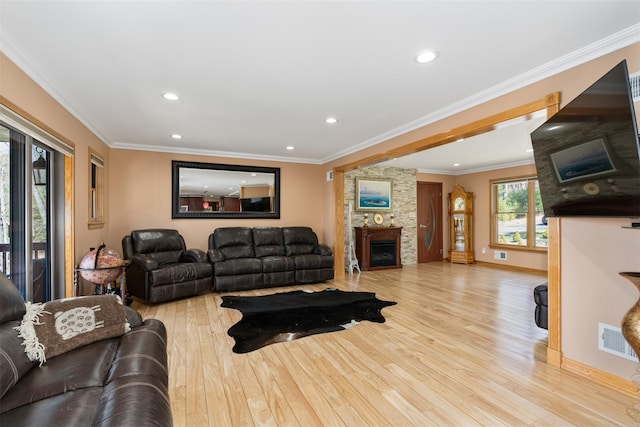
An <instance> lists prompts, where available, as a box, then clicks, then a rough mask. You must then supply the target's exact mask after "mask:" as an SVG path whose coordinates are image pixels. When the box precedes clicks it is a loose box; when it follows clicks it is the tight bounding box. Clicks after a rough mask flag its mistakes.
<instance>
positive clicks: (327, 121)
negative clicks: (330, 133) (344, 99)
mask: <svg viewBox="0 0 640 427" xmlns="http://www.w3.org/2000/svg"><path fill="white" fill-rule="evenodd" d="M324 122H325V123H327V124H329V125H332V124H334V123H338V119H336V118H335V117H327V118H326V119H324Z"/></svg>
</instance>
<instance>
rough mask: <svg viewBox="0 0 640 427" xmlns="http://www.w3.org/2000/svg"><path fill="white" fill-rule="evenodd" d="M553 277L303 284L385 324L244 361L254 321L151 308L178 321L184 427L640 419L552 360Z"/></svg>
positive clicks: (172, 331)
mask: <svg viewBox="0 0 640 427" xmlns="http://www.w3.org/2000/svg"><path fill="white" fill-rule="evenodd" d="M542 281H544V277H542V276H537V275H532V274H527V273H520V272H512V271H504V270H499V269H492V268H488V267H484V266H476V265H471V266H465V265H455V264H449V263H430V264H421V265H419V266H405V267H404V268H402V269H399V270H386V271H379V272H365V273H361V274H357V273H356V274H355V275H353V276H349V275H347V278H346V279H345V280H334V281H332V282H328V283H324V284H317V285H310V286H305V287H287V288H272V289H262V290H258V291H248V292H239V293H233V294H234V295H264V294H269V293H274V292H285V291H289V290H294V289H311V290H321V289H324V288H326V287H329V286H331V287H336V288H338V289H341V290H350V291H368V292H375V293H376V294H377V296H378V297H379V298H380V299H384V300H392V301H396V302H397V303H398V304H397V305H394V306H391V307H386V308H384V309H383V314H384V316H385V317H386V319H387V321H386V323H383V324H378V323H371V322H362V323H361V324H359V325H358V326H356V327H353V328H351V329H348V330H346V331H341V332H334V333H329V334H323V335H314V336H311V337H306V338H302V339H299V340H296V341H292V342H288V343H279V344H273V345H270V346H267V347H264V348H262V349H260V350H257V351H254V352H251V353H247V354H235V353H233V352H232V351H231V348H232V346H233V339H232V338H230V337H229V336H228V335H227V333H226V332H227V329H228V328H229V327H230V326H231V325H233V324H234V323H235V322H237V321H238V320H240V317H241V314H240V313H239V312H238V311H236V310H233V309H228V308H221V307H220V303H221V296H222V295H227V294H228V293H225V294H208V295H204V296H200V297H194V298H189V299H185V300H180V301H175V302H171V303H167V304H159V305H156V306H151V307H147V306H144V305H142V304H140V303H138V302H134V305H133V306H134V307H135V308H137V309H138V310H139V311H140V312H141V313H142V314H143V316H144V317H155V318H158V319H161V320H162V321H164V322H165V324H166V326H167V329H168V334H169V342H168V347H169V348H168V351H169V365H170V367H169V382H170V393H171V395H170V397H171V406H172V410H173V417H174V424H175V425H176V426H189V427H193V426H305V427H306V426H350V427H351V426H413V425H417V426H431V425H433V426H475V425H482V426H502V425H506V426H520V425H528V426H565V425H576V426H611V425H634V423H633V420H632V419H631V418H630V417H629V416H628V415H627V414H626V408H628V407H630V406H631V405H632V404H634V403H636V401H637V400H636V399H635V398H634V397H633V396H629V395H625V394H623V393H620V392H617V391H614V390H612V389H609V388H606V387H604V386H601V385H598V384H596V383H593V382H591V381H590V380H587V379H585V378H582V377H579V376H577V375H575V374H572V373H570V372H566V371H562V370H560V369H558V368H554V367H551V366H548V365H546V364H545V363H544V361H545V358H546V355H545V354H546V353H545V343H546V338H547V335H546V331H544V330H542V329H539V328H537V327H536V326H535V323H534V320H533V311H534V303H533V288H534V287H535V286H536V285H538V284H539V283H540V282H542Z"/></svg>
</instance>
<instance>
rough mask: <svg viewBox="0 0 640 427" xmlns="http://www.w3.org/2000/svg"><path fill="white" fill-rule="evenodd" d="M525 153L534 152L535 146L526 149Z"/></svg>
mask: <svg viewBox="0 0 640 427" xmlns="http://www.w3.org/2000/svg"><path fill="white" fill-rule="evenodd" d="M525 153H533V148H528V149H527V150H525Z"/></svg>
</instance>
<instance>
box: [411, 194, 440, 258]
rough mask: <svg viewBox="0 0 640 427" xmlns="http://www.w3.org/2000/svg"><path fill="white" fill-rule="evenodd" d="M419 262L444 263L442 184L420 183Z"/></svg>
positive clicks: (418, 196)
mask: <svg viewBox="0 0 640 427" xmlns="http://www.w3.org/2000/svg"><path fill="white" fill-rule="evenodd" d="M417 198H418V212H417V215H418V262H419V263H420V262H432V261H442V252H443V251H442V183H441V182H418V195H417Z"/></svg>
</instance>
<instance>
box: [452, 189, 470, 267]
mask: <svg viewBox="0 0 640 427" xmlns="http://www.w3.org/2000/svg"><path fill="white" fill-rule="evenodd" d="M449 261H451V262H457V263H461V264H473V262H474V259H473V193H471V192H468V191H464V188H462V186H460V185H456V186H455V187H453V191H452V192H451V193H449Z"/></svg>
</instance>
